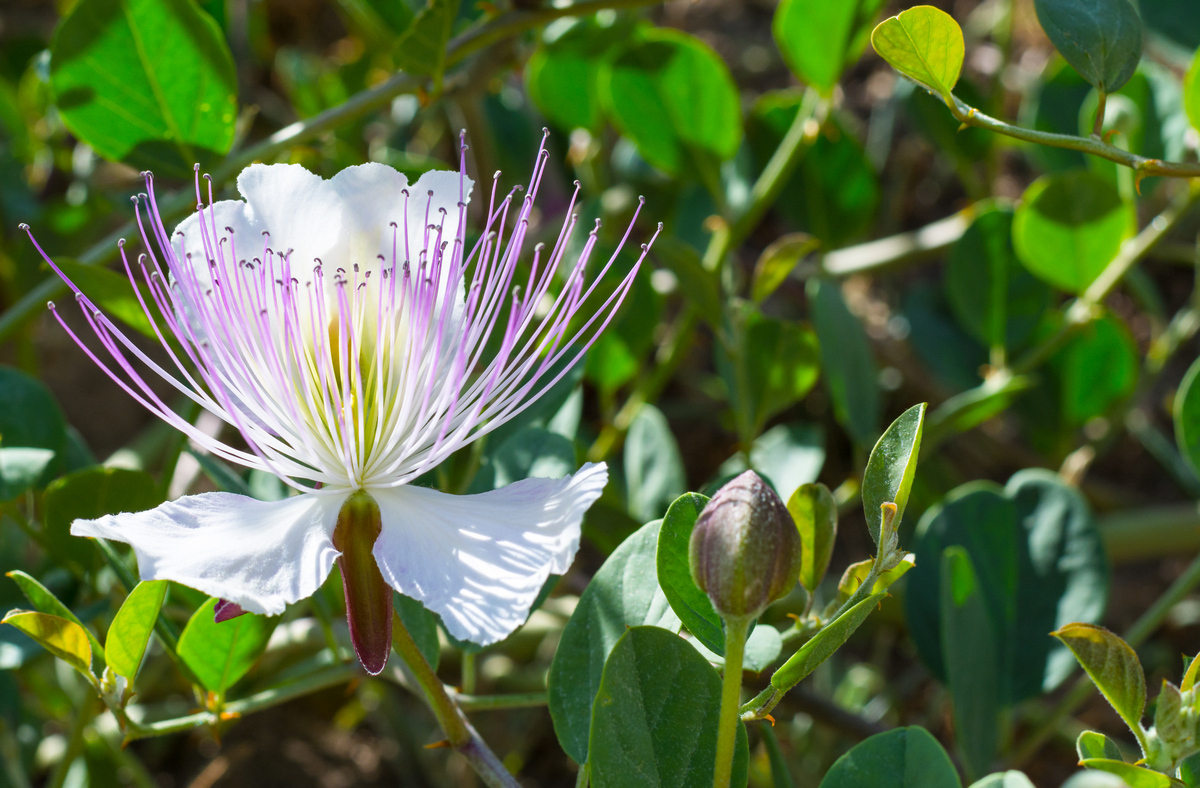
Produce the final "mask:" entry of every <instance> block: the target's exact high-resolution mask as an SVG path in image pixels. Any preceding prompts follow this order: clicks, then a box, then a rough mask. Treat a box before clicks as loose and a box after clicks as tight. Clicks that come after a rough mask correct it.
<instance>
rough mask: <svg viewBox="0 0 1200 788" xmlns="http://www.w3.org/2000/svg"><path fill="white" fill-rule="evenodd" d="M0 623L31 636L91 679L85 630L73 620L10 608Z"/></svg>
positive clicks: (88, 646) (89, 646)
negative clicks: (9, 625)
mask: <svg viewBox="0 0 1200 788" xmlns="http://www.w3.org/2000/svg"><path fill="white" fill-rule="evenodd" d="M0 624H11V625H12V626H14V627H16V628H17V629H19V630H21V631H22V632H24V633H25V634H26V635H28V636H29V637H31V638H33V640H34V641H36V642H37V644H38V645H39V646H41V647H42V648H44V649H46V650H47V651H49V652H50V653H51V654H53V655H54V656H56V657H58V658H59V659H61V660H62V661H64V662H66V663H67V664H68V665H70V666H71V667H73V668H75V670H77V671H79V672H80V673H82V674H83V675H84V676H86V677H88V678H89V679H92V680H93V681H94V680H95V679H94V678H92V646H91V644H90V643H89V642H88V636H87V632H86V631H85V630H84V628H83V627H81V626H80V625H79V624H76V623H75V622H74V621H68V620H67V619H65V618H59V617H58V616H51V615H47V614H46V613H31V612H29V611H26V610H11V611H9V613H8V615H6V616H5V617H4V620H3V621H0Z"/></svg>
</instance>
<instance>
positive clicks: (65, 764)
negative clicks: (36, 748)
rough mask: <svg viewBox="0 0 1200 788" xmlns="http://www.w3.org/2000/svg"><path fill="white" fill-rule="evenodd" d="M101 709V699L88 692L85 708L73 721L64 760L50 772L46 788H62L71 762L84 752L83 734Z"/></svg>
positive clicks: (84, 703) (84, 702)
mask: <svg viewBox="0 0 1200 788" xmlns="http://www.w3.org/2000/svg"><path fill="white" fill-rule="evenodd" d="M99 710H100V701H99V699H98V698H96V697H95V696H94V695H91V694H88V695H87V696H86V698H85V699H84V701H83V708H82V709H80V710H79V713H78V714H76V715H75V719H74V720H72V722H71V734H70V736H69V737H68V738H67V749H66V752H64V753H63V757H62V760H61V761H59V762H58V764H57V765H55V767H54V771H53V772H52V773H51V774H50V779H48V780H46V785H45V788H62V787H63V783H64V782H65V781H66V779H67V772H68V771H70V769H71V764H72V763H74V762H75V759H76V758H78V757H79V756H80V755H81V754H82V753H83V734H84V731H86V730H87V727H88V726H89V725H91V724H92V720H93V719H94V718H95V717H96V712H98V711H99Z"/></svg>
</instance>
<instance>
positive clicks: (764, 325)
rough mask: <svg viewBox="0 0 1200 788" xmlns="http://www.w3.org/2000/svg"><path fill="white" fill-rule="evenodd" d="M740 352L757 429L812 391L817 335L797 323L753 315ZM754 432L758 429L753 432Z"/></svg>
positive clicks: (814, 381) (814, 378) (748, 320)
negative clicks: (742, 356)
mask: <svg viewBox="0 0 1200 788" xmlns="http://www.w3.org/2000/svg"><path fill="white" fill-rule="evenodd" d="M745 329H746V333H745V344H744V347H743V348H742V352H743V354H744V357H745V361H744V363H743V366H744V369H745V376H746V386H747V389H748V392H747V393H748V395H749V400H750V401H749V402H748V403H746V405H747V406H748V407H749V408H750V411H751V413H752V414H753V423H754V424H755V425H761V424H763V423H764V422H766V421H767V420H768V419H770V418H771V417H772V416H775V415H776V414H778V413H780V412H782V411H784V410H787V409H788V408H790V407H791V406H792V405H794V404H796V403H797V402H799V401H800V400H801V399H802V398H803V397H804V395H806V394H808V392H809V391H811V390H812V387H813V385H814V384H815V383H816V382H817V375H818V373H819V371H820V366H819V363H820V362H819V359H820V351H819V349H818V347H817V335H816V334H815V333H813V332H812V331H811V330H810V329H808V328H806V327H805V326H802V325H800V324H799V323H794V322H791V321H788V320H776V319H774V318H769V317H764V316H762V315H761V314H759V313H758V312H754V313H752V314H751V316H750V317H749V318H748V319H747V321H746V326H745ZM755 432H758V429H757V428H756V429H755Z"/></svg>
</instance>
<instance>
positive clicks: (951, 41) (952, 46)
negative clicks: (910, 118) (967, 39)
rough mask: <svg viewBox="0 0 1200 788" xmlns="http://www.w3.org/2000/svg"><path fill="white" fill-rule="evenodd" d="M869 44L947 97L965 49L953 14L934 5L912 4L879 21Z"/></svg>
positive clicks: (895, 64) (894, 64)
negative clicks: (910, 6) (905, 9)
mask: <svg viewBox="0 0 1200 788" xmlns="http://www.w3.org/2000/svg"><path fill="white" fill-rule="evenodd" d="M871 45H872V46H874V47H875V51H876V52H878V53H879V56H880V57H882V58H883V59H884V60H886V61H887V62H888V63H890V64H891V65H892V67H893V68H895V69H896V70H897V71H899V72H900V73H901V74H904V75H905V76H906V77H909V78H911V79H913V80H915V81H917V82H920V83H921V84H922V85H925V86H926V87H928V88H929V89H930V90H932V91H934V92H935V93H938V94H940V95H941V96H942V97H943V98H944V99H946V101H950V91H952V90H954V86H955V85H956V84H957V83H958V75H959V73H961V72H962V64H963V55H964V53H965V48H964V44H963V35H962V29H961V28H959V26H958V22H955V21H954V17H952V16H950V15H949V14H947V13H946V12H945V11H942V10H940V9H937V8H934V7H933V6H929V5H919V6H915V7H913V8H910V9H908V10H907V11H901V12H900V13H899V14H898V15H897V16H893V17H890V18H888V19H885V20H883V21H882V22H880V23H879V26H878V27H876V28H875V31H874V32H873V33H871Z"/></svg>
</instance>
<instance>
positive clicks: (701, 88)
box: [600, 28, 742, 175]
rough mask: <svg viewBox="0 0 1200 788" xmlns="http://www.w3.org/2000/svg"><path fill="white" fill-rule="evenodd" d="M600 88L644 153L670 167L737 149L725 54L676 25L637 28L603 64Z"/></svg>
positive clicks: (737, 121)
mask: <svg viewBox="0 0 1200 788" xmlns="http://www.w3.org/2000/svg"><path fill="white" fill-rule="evenodd" d="M600 95H601V97H602V100H603V102H604V105H605V107H606V110H607V112H608V114H609V115H610V116H611V118H612V120H613V122H614V123H615V124H616V125H617V127H618V128H619V129H620V130H621V131H622V133H623V134H625V136H627V137H629V138H630V139H632V140H633V142H634V143H635V144H636V145H637V147H638V150H639V151H640V152H641V154H642V156H643V157H644V158H645V159H646V161H648V162H650V163H651V164H653V165H654V166H655V167H658V168H660V169H662V170H665V171H666V172H668V173H671V174H673V175H679V174H681V173H683V172H684V171H685V170H687V169H688V168H690V167H695V166H701V167H706V168H711V167H713V166H714V165H715V163H716V162H720V161H724V160H725V159H728V158H730V157H732V156H733V154H734V153H736V152H737V148H738V143H739V142H741V139H742V113H741V108H740V106H739V101H738V92H737V87H736V86H735V85H734V83H733V78H732V77H731V76H730V74H729V69H728V68H727V67H726V66H725V63H724V61H722V60H721V58H720V57H719V56H718V55H717V54H716V53H715V52H713V51H712V49H711V48H709V47H708V45H707V44H705V43H703V42H702V41H700V40H699V39H697V38H695V37H693V36H690V35H688V34H686V33H683V32H680V31H678V30H671V29H667V28H643V29H641V30H640V31H639V32H638V33H637V34H635V35H632V36H630V37H629V40H628V42H627V43H626V44H625V46H624V47H623V48H622V49H621V50H620V51H619V52H618V53H617V54H616V55H615V57H613V58H612V59H611V61H609V62H608V63H607V64H606V67H605V69H604V71H603V72H602V74H601V77H600Z"/></svg>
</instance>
